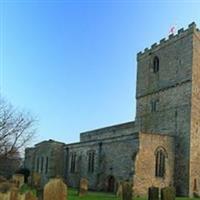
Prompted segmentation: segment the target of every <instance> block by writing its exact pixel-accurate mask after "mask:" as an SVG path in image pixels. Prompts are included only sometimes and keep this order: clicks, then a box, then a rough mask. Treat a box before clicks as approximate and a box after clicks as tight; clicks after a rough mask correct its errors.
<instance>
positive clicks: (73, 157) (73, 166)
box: [70, 153, 76, 173]
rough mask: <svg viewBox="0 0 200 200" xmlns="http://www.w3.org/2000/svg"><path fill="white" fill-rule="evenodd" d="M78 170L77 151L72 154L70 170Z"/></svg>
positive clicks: (73, 171) (72, 171)
mask: <svg viewBox="0 0 200 200" xmlns="http://www.w3.org/2000/svg"><path fill="white" fill-rule="evenodd" d="M75 171H76V153H72V154H71V167H70V172H71V173H75Z"/></svg>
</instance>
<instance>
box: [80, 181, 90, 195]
mask: <svg viewBox="0 0 200 200" xmlns="http://www.w3.org/2000/svg"><path fill="white" fill-rule="evenodd" d="M87 192H88V180H87V179H86V178H82V179H81V180H80V186H79V196H84V195H86V194H87Z"/></svg>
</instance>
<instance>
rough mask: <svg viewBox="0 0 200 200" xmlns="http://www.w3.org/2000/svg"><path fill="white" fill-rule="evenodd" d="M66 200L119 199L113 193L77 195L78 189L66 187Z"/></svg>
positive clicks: (178, 199)
mask: <svg viewBox="0 0 200 200" xmlns="http://www.w3.org/2000/svg"><path fill="white" fill-rule="evenodd" d="M147 199H148V198H134V200H147ZM68 200H120V198H117V197H116V196H115V195H113V194H110V193H104V192H88V194H87V195H85V196H83V197H79V196H78V191H77V190H75V189H72V188H68ZM176 200H199V199H197V198H181V197H177V198H176Z"/></svg>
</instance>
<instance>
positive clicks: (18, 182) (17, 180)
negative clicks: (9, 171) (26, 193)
mask: <svg viewBox="0 0 200 200" xmlns="http://www.w3.org/2000/svg"><path fill="white" fill-rule="evenodd" d="M12 180H13V181H14V183H15V184H16V187H18V188H20V187H21V186H22V185H23V184H24V175H23V174H14V175H13V177H12Z"/></svg>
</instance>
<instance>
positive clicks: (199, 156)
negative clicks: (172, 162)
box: [189, 30, 200, 196]
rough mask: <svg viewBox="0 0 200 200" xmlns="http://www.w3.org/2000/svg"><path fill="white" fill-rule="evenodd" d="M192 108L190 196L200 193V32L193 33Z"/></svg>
mask: <svg viewBox="0 0 200 200" xmlns="http://www.w3.org/2000/svg"><path fill="white" fill-rule="evenodd" d="M192 70H193V74H192V109H191V136H190V188H189V189H190V190H189V194H190V196H193V194H194V193H197V194H198V195H200V148H199V146H200V33H199V32H197V31H196V30H194V35H193V68H192Z"/></svg>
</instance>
